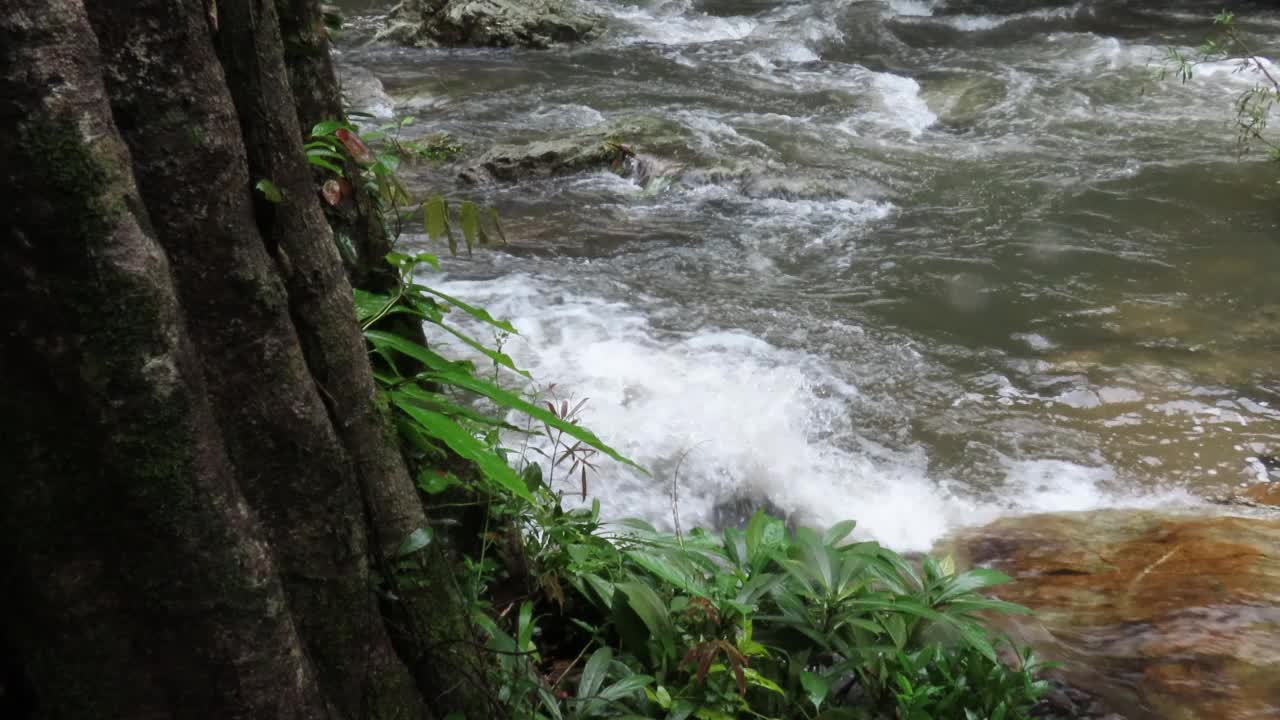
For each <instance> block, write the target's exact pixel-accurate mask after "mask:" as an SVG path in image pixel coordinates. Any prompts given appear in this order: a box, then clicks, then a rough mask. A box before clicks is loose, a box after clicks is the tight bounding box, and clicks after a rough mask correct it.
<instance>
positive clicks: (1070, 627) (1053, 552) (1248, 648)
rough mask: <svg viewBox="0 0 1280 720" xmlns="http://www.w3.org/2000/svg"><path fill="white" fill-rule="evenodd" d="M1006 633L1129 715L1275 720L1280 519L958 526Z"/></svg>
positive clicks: (1136, 516) (1072, 517)
mask: <svg viewBox="0 0 1280 720" xmlns="http://www.w3.org/2000/svg"><path fill="white" fill-rule="evenodd" d="M955 547H956V554H957V556H958V559H959V560H961V561H962V562H963V561H967V562H969V563H971V564H975V565H983V566H988V567H994V568H997V569H999V570H1002V571H1004V572H1006V573H1008V574H1009V575H1011V576H1012V577H1013V578H1014V582H1013V583H1011V584H1009V585H1007V586H1004V587H1002V588H1000V589H999V592H998V593H997V594H998V595H999V596H1000V597H1001V598H1003V599H1005V600H1010V601H1013V602H1017V603H1021V604H1023V605H1026V606H1028V607H1030V608H1032V609H1033V610H1035V611H1036V614H1035V615H1034V616H1032V617H1029V618H1016V619H1011V620H1007V621H1002V622H1008V623H1009V624H1010V629H1011V631H1012V633H1013V634H1014V635H1015V637H1020V638H1022V639H1024V640H1026V641H1028V642H1030V643H1031V644H1032V645H1033V646H1035V647H1036V648H1037V649H1038V650H1039V651H1040V652H1041V654H1042V655H1044V656H1045V657H1047V658H1049V659H1051V660H1057V661H1060V662H1062V663H1064V665H1063V668H1062V672H1063V673H1064V675H1065V676H1066V677H1067V679H1068V680H1069V681H1070V683H1071V684H1073V685H1075V686H1078V687H1082V688H1086V689H1088V690H1089V691H1091V692H1096V693H1098V694H1100V695H1102V696H1103V697H1105V698H1106V699H1107V700H1108V701H1109V703H1110V704H1111V706H1112V709H1114V710H1117V711H1120V712H1122V713H1123V714H1124V715H1125V716H1126V717H1128V718H1129V719H1130V720H1264V718H1265V719H1267V720H1274V719H1275V718H1280V521H1277V520H1267V519H1259V518H1243V517H1218V516H1209V517H1204V516H1180V515H1167V514H1159V513H1152V512H1141V511H1120V510H1112V511H1097V512H1086V513H1073V514H1059V515H1037V516H1028V517H1019V518H1007V519H1003V520H1000V521H997V522H995V523H993V524H991V525H989V526H987V527H984V528H981V529H977V530H970V531H965V532H964V533H962V534H961V537H959V538H958V539H957V540H956V546H955Z"/></svg>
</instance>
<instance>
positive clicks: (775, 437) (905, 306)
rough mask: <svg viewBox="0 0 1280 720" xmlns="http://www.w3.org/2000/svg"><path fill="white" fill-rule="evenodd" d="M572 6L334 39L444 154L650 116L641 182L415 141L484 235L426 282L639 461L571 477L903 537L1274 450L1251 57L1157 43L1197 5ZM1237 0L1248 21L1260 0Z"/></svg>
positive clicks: (690, 504) (917, 544) (640, 141)
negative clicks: (543, 40)
mask: <svg viewBox="0 0 1280 720" xmlns="http://www.w3.org/2000/svg"><path fill="white" fill-rule="evenodd" d="M349 4H350V3H349ZM596 4H597V6H598V7H599V8H600V9H601V10H602V12H604V13H606V14H607V15H609V16H610V30H609V32H608V34H607V36H606V37H605V38H603V39H601V40H599V41H597V42H594V43H591V44H588V45H584V46H579V47H575V48H566V49H559V50H553V51H546V52H531V51H514V52H513V51H496V50H455V51H432V50H406V49H400V48H388V47H379V46H366V45H362V44H360V43H356V42H354V41H355V40H358V39H359V37H360V32H359V31H358V30H357V31H356V32H354V33H353V36H352V39H351V40H349V46H348V47H347V48H346V49H345V50H344V51H343V54H342V57H341V61H342V62H343V63H346V64H349V65H355V66H360V67H364V68H368V69H370V70H372V71H373V72H374V73H375V74H376V75H377V76H378V77H380V78H381V79H382V81H383V83H384V85H385V88H386V91H387V93H388V95H389V97H390V100H389V102H388V103H387V106H386V108H384V109H385V110H390V109H391V108H392V107H394V112H395V113H397V114H399V115H412V116H414V117H415V118H416V119H417V122H416V124H415V125H414V126H413V127H412V128H411V132H412V133H413V134H415V135H419V134H426V133H431V132H438V131H448V132H450V133H452V134H453V135H454V136H455V137H456V138H458V139H459V140H460V141H462V142H463V144H465V146H466V147H467V148H468V149H469V150H470V151H471V153H472V154H473V155H478V154H479V153H481V152H483V151H484V150H485V149H486V148H487V147H489V146H490V145H492V144H494V143H495V142H512V141H523V140H527V139H535V138H542V137H562V136H564V135H567V134H571V133H573V132H575V131H577V130H580V129H582V128H586V127H590V126H593V125H597V124H599V123H601V122H607V121H611V120H620V119H627V118H635V117H637V116H645V117H653V118H660V119H662V120H664V121H666V123H667V125H668V126H669V127H668V129H669V130H670V131H671V132H669V133H665V135H668V136H667V137H662V138H646V137H628V138H624V140H625V141H626V142H628V143H631V144H633V145H634V146H635V147H636V148H637V149H638V150H640V151H641V152H645V151H646V150H649V149H650V148H649V146H648V145H646V141H651V145H653V146H654V147H653V148H652V154H654V155H655V156H656V157H657V158H658V159H659V160H660V161H661V162H662V163H663V164H664V166H665V167H667V168H668V172H667V173H666V175H667V178H666V181H663V182H657V183H652V182H651V183H649V184H647V185H645V186H641V185H640V184H638V183H637V182H635V181H633V180H629V179H625V178H622V177H618V176H616V175H613V174H610V173H608V172H604V171H601V172H599V173H595V174H588V175H580V176H576V177H568V178H563V179H557V180H553V181H543V182H532V183H525V184H519V185H508V186H489V187H480V188H470V187H465V186H462V185H460V184H458V183H457V181H456V180H455V179H454V175H455V173H456V168H441V169H435V170H432V169H421V170H418V171H416V172H415V173H414V174H413V175H414V178H415V184H420V185H421V186H422V188H423V189H424V191H425V190H426V189H427V188H428V187H429V188H432V189H434V190H436V191H441V192H444V193H446V194H448V195H450V196H452V197H456V198H473V199H477V200H481V201H483V202H485V203H488V204H491V205H493V206H495V207H497V208H498V209H499V211H500V212H501V214H502V217H503V218H504V222H505V228H506V232H507V234H508V236H509V237H510V239H511V240H512V246H511V247H510V248H508V249H506V250H505V251H499V252H489V251H485V252H479V253H477V254H476V255H475V256H474V257H473V258H469V259H468V258H460V259H456V260H451V261H448V262H446V271H447V273H446V275H445V276H443V277H441V276H436V277H434V278H432V281H433V282H435V283H436V284H438V285H440V286H442V287H443V288H444V289H446V290H447V291H448V292H450V293H454V294H456V295H459V296H461V297H463V298H465V299H467V300H468V301H472V302H476V303H481V304H484V305H486V306H487V307H488V308H489V309H490V310H491V311H493V312H494V313H495V314H499V315H502V316H505V317H507V318H509V319H511V320H512V321H513V322H514V324H515V325H516V326H517V327H518V328H519V329H520V331H521V335H520V336H519V337H517V338H512V339H511V340H509V341H508V342H507V344H506V346H505V349H506V351H507V352H509V353H511V354H512V355H513V356H514V357H515V358H516V360H517V362H518V363H520V364H521V365H522V366H523V367H526V368H528V369H529V370H531V371H532V372H533V374H534V376H535V377H536V378H538V379H539V381H540V382H541V383H542V384H544V385H547V384H553V383H554V384H555V392H556V393H557V394H558V395H559V396H561V397H569V396H572V397H573V398H575V399H580V398H584V397H585V398H590V401H589V403H588V405H587V409H586V411H585V413H584V420H585V422H586V424H588V425H589V426H590V427H592V428H593V429H594V430H596V431H597V432H598V433H599V434H600V435H601V436H603V437H605V438H606V439H607V440H609V441H610V442H612V443H613V444H614V445H616V446H617V447H618V448H619V449H620V450H621V451H623V452H624V453H626V454H628V455H630V456H631V457H633V458H635V459H636V460H637V461H639V462H640V463H642V464H644V465H646V466H647V467H649V468H650V469H651V470H652V473H653V474H652V476H645V475H642V474H640V473H637V472H632V471H629V470H627V469H625V468H621V467H618V466H616V465H612V464H605V465H603V466H602V469H601V472H600V473H599V474H598V475H596V476H594V477H592V478H590V490H591V492H592V493H593V494H595V495H598V496H599V498H600V500H601V502H602V503H603V505H604V507H605V508H606V511H607V512H608V513H609V514H611V515H614V516H619V515H638V516H642V517H645V518H647V519H649V520H652V521H654V522H655V523H657V524H660V525H666V526H670V525H671V523H672V516H673V502H672V497H671V489H672V482H673V479H677V478H678V484H677V485H678V508H679V514H680V520H681V523H682V525H683V526H684V527H689V526H691V525H695V524H702V525H715V524H719V523H725V522H733V521H735V519H736V518H735V517H734V515H735V513H740V512H742V510H743V509H744V508H749V507H753V506H754V505H755V504H758V503H761V502H764V501H768V502H769V503H771V504H772V505H773V506H775V507H776V508H778V509H780V510H782V511H785V512H787V513H790V514H792V515H793V517H794V518H795V519H796V521H797V522H803V523H812V524H818V525H821V524H825V523H829V522H833V521H836V520H839V519H843V518H846V517H853V518H856V519H858V520H859V522H860V526H861V528H862V529H863V530H864V531H865V532H867V533H868V534H870V535H871V536H874V537H876V538H878V539H881V540H883V541H885V542H888V543H891V544H893V545H895V546H898V547H901V548H904V549H921V548H927V547H928V546H930V545H931V544H932V543H933V541H934V540H935V539H936V538H938V537H939V536H940V535H941V534H943V533H945V532H946V531H947V530H948V529H950V528H953V527H956V526H960V525H969V524H975V523H979V522H982V521H984V520H986V519H989V518H991V517H993V516H995V515H998V514H1001V513H1011V512H1025V511H1033V510H1075V509H1088V508H1097V507H1112V506H1151V505H1175V506H1186V505H1188V504H1191V505H1194V504H1195V503H1197V502H1200V498H1204V497H1208V496H1211V495H1215V494H1219V493H1222V492H1227V491H1230V490H1231V489H1232V488H1233V487H1235V486H1237V485H1239V484H1240V483H1242V482H1247V481H1250V480H1253V479H1255V478H1256V477H1257V475H1258V472H1259V470H1258V467H1257V465H1256V463H1251V462H1250V461H1249V459H1250V458H1251V457H1254V456H1257V455H1260V454H1265V453H1273V452H1276V451H1277V450H1280V369H1277V365H1276V363H1275V359H1276V357H1277V352H1278V351H1280V234H1277V225H1278V221H1280V204H1278V203H1277V200H1276V199H1277V197H1280V186H1277V184H1276V181H1277V179H1280V169H1278V168H1277V167H1275V166H1274V165H1269V164H1267V163H1265V162H1263V161H1260V160H1258V159H1256V158H1253V159H1246V160H1243V161H1241V160H1239V159H1237V157H1236V155H1235V150H1234V147H1233V137H1234V134H1233V130H1232V129H1231V127H1230V126H1229V123H1228V120H1229V119H1230V108H1231V103H1232V101H1233V99H1234V98H1235V97H1236V96H1237V95H1238V93H1240V92H1241V91H1242V90H1244V89H1246V88H1248V87H1249V86H1250V85H1251V84H1252V83H1253V82H1255V81H1256V78H1254V77H1252V76H1250V75H1248V74H1241V73H1238V72H1235V67H1234V66H1233V65H1231V64H1227V63H1219V64H1214V65H1209V66H1205V67H1202V68H1199V70H1198V72H1197V73H1196V75H1195V77H1194V78H1193V79H1192V81H1190V82H1188V83H1186V84H1179V83H1177V82H1175V81H1171V80H1165V81H1160V80H1157V79H1155V77H1154V68H1155V67H1156V66H1157V65H1158V64H1159V62H1160V60H1161V58H1162V57H1163V56H1164V53H1165V48H1166V47H1168V46H1175V47H1183V48H1188V47H1189V46H1193V45H1196V44H1198V43H1199V42H1200V40H1201V39H1203V37H1204V36H1205V35H1206V33H1207V31H1208V30H1209V27H1210V22H1209V20H1210V18H1211V15H1208V14H1205V12H1204V11H1203V10H1198V9H1197V8H1204V7H1205V4H1204V3H1194V2H1185V3H1152V2H1130V3H1124V2H1101V1H1099V2H1080V3H1076V4H1069V3H1054V2H1037V3H997V2H992V3H989V4H988V5H989V6H990V7H993V8H995V7H998V6H999V5H1010V4H1013V5H1020V6H1023V7H1032V8H1033V9H1031V10H1026V11H1022V12H1018V13H1014V14H984V13H983V12H960V11H958V7H954V6H958V5H959V4H960V3H958V2H957V3H952V5H953V7H950V8H948V7H947V5H946V3H942V2H930V1H928V0H891V1H890V2H880V1H875V0H868V1H863V2H857V1H853V0H817V1H807V0H806V1H805V2H780V1H778V0H750V1H737V2H729V1H728V0H705V1H703V2H696V1H689V0H685V1H680V0H670V1H667V2H659V1H656V0H637V2H635V3H623V2H605V1H603V0H600V1H599V2H597V3H596ZM966 4H967V5H970V6H982V5H983V4H982V3H978V2H972V1H970V2H968V3H966ZM1248 16H1249V18H1250V21H1251V24H1249V25H1248V26H1246V30H1247V34H1248V37H1249V38H1250V39H1251V40H1252V41H1253V42H1254V43H1256V45H1257V47H1258V49H1259V51H1261V52H1266V53H1268V54H1271V53H1274V52H1275V51H1276V50H1277V49H1278V48H1280V13H1277V12H1276V11H1274V10H1265V9H1263V8H1262V6H1258V7H1255V8H1252V9H1249V10H1248ZM358 25H359V23H357V27H358ZM353 43H354V46H351V44H353ZM673 137H674V140H673ZM409 241H410V242H422V240H421V238H420V237H413V236H411V237H410V239H409ZM677 469H678V475H677ZM564 487H565V489H566V490H570V489H572V488H574V487H576V483H566V484H565V486H564Z"/></svg>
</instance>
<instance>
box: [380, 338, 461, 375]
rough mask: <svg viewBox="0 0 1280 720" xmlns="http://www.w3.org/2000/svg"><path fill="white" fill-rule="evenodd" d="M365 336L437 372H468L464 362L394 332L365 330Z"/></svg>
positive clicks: (381, 346)
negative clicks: (450, 358) (445, 356)
mask: <svg viewBox="0 0 1280 720" xmlns="http://www.w3.org/2000/svg"><path fill="white" fill-rule="evenodd" d="M364 336H365V338H367V339H368V340H369V342H371V343H373V346H374V347H375V348H391V349H392V350H395V351H396V352H398V353H401V354H402V355H406V356H408V357H410V358H412V359H414V360H417V361H418V362H420V363H422V364H423V365H424V366H425V367H427V368H430V369H431V370H433V371H435V372H438V373H458V374H461V373H469V372H470V370H469V366H468V365H467V364H466V363H464V362H458V361H454V360H448V359H446V358H444V357H442V356H441V355H439V354H438V353H435V352H433V351H431V350H429V349H427V348H425V347H423V346H421V345H419V344H418V343H416V342H413V341H412V340H406V339H404V338H402V337H400V336H399V335H396V334H394V333H389V332H385V331H383V330H366V331H365V333H364Z"/></svg>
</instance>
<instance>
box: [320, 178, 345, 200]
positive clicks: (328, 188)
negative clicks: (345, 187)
mask: <svg viewBox="0 0 1280 720" xmlns="http://www.w3.org/2000/svg"><path fill="white" fill-rule="evenodd" d="M320 194H321V195H324V201H325V202H327V203H329V205H331V206H333V207H338V203H340V202H342V186H341V185H339V184H338V181H337V180H325V181H324V185H322V186H321V187H320Z"/></svg>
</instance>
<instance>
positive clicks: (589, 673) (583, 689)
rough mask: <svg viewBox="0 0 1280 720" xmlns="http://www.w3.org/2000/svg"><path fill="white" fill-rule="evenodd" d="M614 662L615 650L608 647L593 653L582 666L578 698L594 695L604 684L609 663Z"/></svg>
mask: <svg viewBox="0 0 1280 720" xmlns="http://www.w3.org/2000/svg"><path fill="white" fill-rule="evenodd" d="M611 662H613V651H612V650H610V649H609V648H607V647H602V648H600V649H599V650H597V651H595V652H593V653H591V657H589V658H587V664H586V665H584V666H583V667H582V680H580V681H579V682H578V698H579V699H582V698H589V697H594V696H595V694H596V693H597V692H599V690H600V687H601V686H602V685H603V684H604V679H605V676H606V675H608V673H609V663H611Z"/></svg>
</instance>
